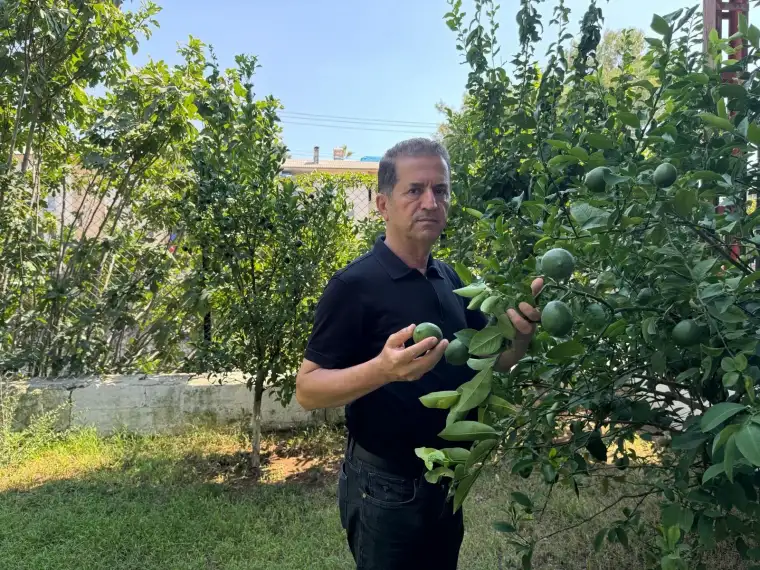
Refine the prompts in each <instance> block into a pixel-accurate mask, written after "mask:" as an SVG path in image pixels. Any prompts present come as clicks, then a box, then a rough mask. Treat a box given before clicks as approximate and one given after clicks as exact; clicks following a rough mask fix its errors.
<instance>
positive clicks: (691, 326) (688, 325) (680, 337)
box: [672, 319, 702, 346]
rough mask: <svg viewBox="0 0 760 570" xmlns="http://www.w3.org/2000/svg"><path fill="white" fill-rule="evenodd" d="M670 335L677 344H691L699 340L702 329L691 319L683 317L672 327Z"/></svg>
mask: <svg viewBox="0 0 760 570" xmlns="http://www.w3.org/2000/svg"><path fill="white" fill-rule="evenodd" d="M672 335H673V341H674V342H675V343H676V344H677V345H678V346H693V345H695V344H697V343H698V342H699V339H700V337H701V336H702V329H701V328H700V327H699V325H698V324H697V323H695V322H694V321H692V320H691V319H685V320H683V321H681V322H680V323H678V324H677V325H676V326H675V327H673V332H672Z"/></svg>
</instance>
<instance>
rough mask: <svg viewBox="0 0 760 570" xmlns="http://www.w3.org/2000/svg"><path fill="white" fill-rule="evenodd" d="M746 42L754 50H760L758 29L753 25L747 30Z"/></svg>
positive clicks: (759, 31) (759, 32) (759, 30)
mask: <svg viewBox="0 0 760 570" xmlns="http://www.w3.org/2000/svg"><path fill="white" fill-rule="evenodd" d="M747 40H749V43H750V44H752V47H753V48H755V49H760V29H758V27H757V26H755V25H754V24H753V25H751V26H750V27H749V29H748V30H747Z"/></svg>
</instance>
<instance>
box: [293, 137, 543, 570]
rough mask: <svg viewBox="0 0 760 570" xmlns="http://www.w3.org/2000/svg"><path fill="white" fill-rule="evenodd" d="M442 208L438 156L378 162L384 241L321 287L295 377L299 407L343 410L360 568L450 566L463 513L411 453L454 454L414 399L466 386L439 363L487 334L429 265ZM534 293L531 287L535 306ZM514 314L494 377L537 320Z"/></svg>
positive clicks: (350, 515) (348, 522) (444, 178)
mask: <svg viewBox="0 0 760 570" xmlns="http://www.w3.org/2000/svg"><path fill="white" fill-rule="evenodd" d="M450 198H451V185H450V166H449V156H448V153H447V152H446V150H445V149H444V148H443V147H442V146H441V145H440V144H438V143H436V142H433V141H431V140H428V139H411V140H407V141H403V142H401V143H399V144H397V145H396V146H394V147H393V148H392V149H390V150H389V151H388V152H387V153H386V154H385V156H384V157H383V158H382V160H381V161H380V168H379V170H378V195H377V199H376V200H377V201H376V203H377V208H378V210H379V212H380V213H381V214H382V216H383V219H384V220H385V225H386V231H385V235H384V236H383V237H380V238H379V239H378V240H377V241H376V243H375V245H374V247H373V248H372V250H371V251H370V252H368V253H366V254H365V255H363V256H361V257H359V258H358V259H356V260H354V261H353V262H352V263H351V264H349V265H348V266H347V267H345V268H343V269H342V270H340V271H338V272H337V273H336V274H335V275H334V276H333V277H332V279H331V280H330V282H329V283H328V284H327V286H326V288H325V290H324V292H323V295H322V298H321V299H320V301H319V304H318V306H317V310H316V317H315V322H314V328H313V331H312V335H311V338H310V340H309V344H308V347H307V349H306V355H305V359H304V361H303V364H302V365H301V369H300V371H299V373H298V377H297V383H296V398H297V399H298V402H299V403H300V404H301V405H302V406H303V407H304V408H306V409H317V408H328V407H335V406H343V405H345V406H346V423H347V427H348V432H349V440H348V444H347V447H346V456H345V459H344V461H343V464H342V466H341V472H340V475H339V489H338V495H339V501H338V502H339V507H340V518H341V524H342V525H343V528H344V529H345V530H346V531H347V537H348V543H349V547H350V549H351V553H352V554H353V557H354V560H355V561H356V565H357V568H362V569H382V570H400V569H406V568H415V569H419V568H436V569H437V570H443V569H452V568H456V566H457V559H458V556H459V548H460V545H461V542H462V537H463V534H464V526H463V523H462V511H461V509H460V510H459V511H458V512H457V513H456V514H454V512H453V507H452V505H451V503H450V502H448V503H447V502H446V485H447V484H446V483H445V482H442V483H439V484H431V483H428V482H427V481H426V480H425V478H424V472H425V468H424V464H423V462H422V461H421V460H420V459H419V458H418V457H416V455H415V452H414V450H415V448H417V447H436V448H442V447H448V446H451V443H450V442H446V441H443V440H441V439H440V438H438V437H437V434H438V433H439V432H440V431H441V430H442V429H443V428H444V426H445V422H446V414H447V412H446V411H445V410H431V409H428V408H425V407H424V406H423V405H422V404H421V403H420V401H419V397H420V396H423V395H425V394H428V393H430V392H435V391H439V390H455V389H456V388H457V387H459V386H460V385H461V384H463V383H464V382H466V381H468V380H470V379H471V378H472V376H473V374H474V372H473V371H472V370H470V369H469V368H468V367H466V366H452V365H449V364H448V363H447V362H446V361H445V359H443V360H442V358H441V357H442V356H443V353H444V351H445V350H446V347H447V346H448V340H447V339H451V338H453V337H454V333H455V332H457V331H459V330H461V329H464V328H475V329H481V328H483V326H485V324H486V320H485V317H484V316H483V315H482V313H480V312H477V311H469V310H467V309H466V303H467V302H468V301H466V300H465V299H463V298H461V297H459V296H457V295H455V294H454V293H453V290H454V289H456V288H458V287H461V286H462V282H461V280H460V279H459V277H458V276H457V274H456V273H455V272H454V271H453V269H452V268H451V267H450V266H448V265H447V264H445V263H442V262H440V261H437V260H434V259H433V258H432V256H431V253H430V252H431V249H432V247H433V244H434V243H435V241H436V240H437V239H438V237H439V236H440V235H441V232H442V231H443V229H444V227H445V225H446V219H447V215H448V210H449V204H450ZM541 287H542V281H541V280H540V279H537V280H536V281H534V283H533V289H534V294H538V292H539V291H540V289H541ZM519 309H520V312H521V313H522V315H521V314H519V313H518V312H516V311H515V310H514V309H510V310H509V311H508V314H509V317H510V319H511V320H512V322H513V323H514V325H515V328H516V330H517V331H518V334H517V337H516V338H515V341H514V343H513V344H512V348H511V349H510V350H508V351H507V352H505V353H503V354H502V355H501V356H500V357H499V359H498V361H497V367H496V369H497V370H499V371H508V370H509V369H511V368H512V366H514V364H516V363H517V362H518V361H519V360H520V359H521V358H522V357H523V356H524V355H525V352H526V350H527V347H528V345H529V343H530V340H531V338H532V337H533V334H534V333H535V327H536V325H535V323H536V322H538V321H539V319H540V314H539V312H538V310H536V309H535V308H534V307H531V306H530V305H529V304H527V303H522V304H521V305H520V307H519ZM421 322H432V323H435V324H437V325H438V326H439V327H440V328H441V330H442V331H443V335H444V339H443V340H441V341H440V342H438V341H437V340H436V339H435V338H428V339H425V340H423V341H422V342H420V343H418V344H414V343H413V342H412V341H411V340H410V339H411V338H412V334H413V332H414V326H415V323H421ZM444 481H447V480H444Z"/></svg>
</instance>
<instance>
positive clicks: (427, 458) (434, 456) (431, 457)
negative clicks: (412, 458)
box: [414, 447, 446, 469]
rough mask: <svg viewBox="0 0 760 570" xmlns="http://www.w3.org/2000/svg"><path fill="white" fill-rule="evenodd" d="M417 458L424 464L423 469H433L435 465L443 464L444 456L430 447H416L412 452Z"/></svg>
mask: <svg viewBox="0 0 760 570" xmlns="http://www.w3.org/2000/svg"><path fill="white" fill-rule="evenodd" d="M414 453H415V455H416V456H417V457H419V458H420V459H422V460H423V461H424V462H425V467H427V468H428V469H433V467H434V465H435V463H444V462H445V461H446V456H445V455H444V454H443V452H442V451H440V450H438V449H434V448H432V447H418V448H416V449H415V450H414Z"/></svg>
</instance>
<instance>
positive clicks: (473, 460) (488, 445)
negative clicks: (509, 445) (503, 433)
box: [464, 439, 496, 471]
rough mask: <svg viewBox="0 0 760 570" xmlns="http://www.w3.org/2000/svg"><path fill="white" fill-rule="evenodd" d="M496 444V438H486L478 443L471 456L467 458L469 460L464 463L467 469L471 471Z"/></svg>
mask: <svg viewBox="0 0 760 570" xmlns="http://www.w3.org/2000/svg"><path fill="white" fill-rule="evenodd" d="M495 446H496V440H495V439H485V440H483V441H481V442H480V443H478V444H477V445H476V446H475V448H474V449H473V450H472V451H471V452H470V456H469V457H468V458H467V462H466V463H465V464H464V468H465V470H466V471H469V470H470V469H471V468H472V467H474V466H475V465H477V464H478V463H480V462H481V461H482V460H483V459H484V458H485V456H486V455H488V454H489V453H491V450H492V449H493V448H494V447H495Z"/></svg>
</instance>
